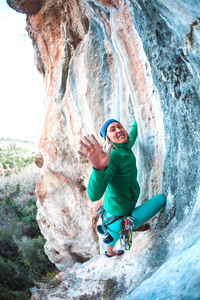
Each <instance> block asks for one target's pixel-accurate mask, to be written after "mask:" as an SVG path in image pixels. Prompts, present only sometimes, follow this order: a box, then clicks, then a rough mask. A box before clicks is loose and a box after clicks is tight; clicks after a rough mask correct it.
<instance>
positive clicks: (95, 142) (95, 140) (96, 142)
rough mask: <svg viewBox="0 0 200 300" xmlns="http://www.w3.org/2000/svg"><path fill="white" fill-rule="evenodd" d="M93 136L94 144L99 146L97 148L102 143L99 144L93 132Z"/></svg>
mask: <svg viewBox="0 0 200 300" xmlns="http://www.w3.org/2000/svg"><path fill="white" fill-rule="evenodd" d="M91 138H92V140H93V142H94V144H95V147H97V148H98V147H100V145H99V143H98V141H97V139H96V138H95V136H94V135H93V134H91Z"/></svg>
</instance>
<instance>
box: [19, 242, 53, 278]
mask: <svg viewBox="0 0 200 300" xmlns="http://www.w3.org/2000/svg"><path fill="white" fill-rule="evenodd" d="M15 242H16V244H17V246H18V251H19V253H20V254H21V257H22V259H21V261H22V263H23V265H24V266H26V267H27V268H28V269H29V278H30V279H31V280H33V279H38V278H39V277H41V276H42V275H46V273H47V271H50V270H51V271H52V270H54V269H55V267H54V265H52V263H51V262H50V261H49V260H48V257H47V256H46V255H45V253H44V250H43V247H44V244H45V239H44V238H43V237H42V236H38V238H37V239H30V238H28V237H26V236H24V237H23V238H22V239H21V240H20V241H19V240H18V241H17V240H16V241H15Z"/></svg>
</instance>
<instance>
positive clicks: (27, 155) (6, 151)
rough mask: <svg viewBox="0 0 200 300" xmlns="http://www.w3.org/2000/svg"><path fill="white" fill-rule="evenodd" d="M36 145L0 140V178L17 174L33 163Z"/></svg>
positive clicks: (15, 140) (27, 142)
mask: <svg viewBox="0 0 200 300" xmlns="http://www.w3.org/2000/svg"><path fill="white" fill-rule="evenodd" d="M36 152H37V145H36V144H35V143H34V142H30V141H21V140H19V139H10V138H1V139H0V176H9V175H11V174H12V173H15V174H17V173H19V172H20V171H21V170H22V169H23V168H25V167H26V166H28V165H30V164H32V163H33V162H34V157H35V154H36Z"/></svg>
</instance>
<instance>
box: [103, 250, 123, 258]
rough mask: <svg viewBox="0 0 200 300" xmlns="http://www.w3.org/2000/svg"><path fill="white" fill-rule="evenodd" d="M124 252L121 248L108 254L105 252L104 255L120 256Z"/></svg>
mask: <svg viewBox="0 0 200 300" xmlns="http://www.w3.org/2000/svg"><path fill="white" fill-rule="evenodd" d="M122 254H124V251H123V250H117V251H114V252H113V253H112V254H111V255H108V254H107V252H105V255H106V256H107V257H113V256H120V255H122Z"/></svg>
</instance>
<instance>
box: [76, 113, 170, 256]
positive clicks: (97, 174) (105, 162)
mask: <svg viewBox="0 0 200 300" xmlns="http://www.w3.org/2000/svg"><path fill="white" fill-rule="evenodd" d="M100 135H101V136H102V137H103V138H104V140H105V141H106V142H107V144H108V147H107V151H106V152H104V151H103V150H102V148H101V146H100V145H99V143H98V141H97V140H96V138H95V136H94V135H91V138H92V141H93V142H91V141H90V140H89V139H88V138H87V137H84V138H83V140H84V142H83V141H80V145H81V148H82V151H84V152H82V151H80V150H79V151H78V154H80V155H81V156H83V157H85V158H86V159H87V160H88V161H89V162H90V163H91V164H92V166H93V168H92V174H91V176H90V179H89V183H88V188H87V192H88V196H89V198H90V200H91V201H97V200H99V199H101V197H102V196H103V195H104V193H105V197H104V206H103V208H102V207H101V208H100V213H101V217H102V220H103V226H99V227H98V226H97V231H98V232H99V233H102V234H103V233H104V230H105V231H106V235H105V237H104V242H105V243H106V246H107V252H106V253H105V254H106V256H107V257H113V256H116V255H122V254H123V253H124V251H123V250H118V251H113V248H114V246H115V244H116V242H117V241H118V240H119V239H120V237H121V239H122V238H123V233H124V237H125V238H126V240H127V236H126V235H127V234H128V232H130V231H131V230H142V231H144V230H146V229H148V228H149V226H148V225H147V224H143V223H144V222H145V221H146V220H147V219H149V218H150V217H153V216H154V215H156V214H157V213H158V212H159V210H160V209H161V208H162V207H163V205H164V203H165V197H164V196H163V195H162V194H159V195H156V196H154V197H153V198H151V199H150V200H148V201H146V202H145V203H144V204H142V205H140V206H138V207H137V208H135V205H136V203H137V200H138V198H139V194H140V186H139V184H138V181H137V168H136V159H135V156H134V154H133V152H132V150H131V148H132V147H133V145H134V143H135V141H136V138H137V123H136V121H135V122H134V124H133V126H132V128H131V130H130V132H129V134H128V133H127V132H126V130H125V128H124V127H123V126H122V124H121V123H120V122H118V121H117V120H114V119H110V120H108V121H106V122H105V123H104V124H103V126H102V128H101V130H100ZM130 228H131V229H130ZM128 229H129V231H128ZM123 231H124V232H123ZM129 243H130V244H129V248H130V246H131V241H129ZM126 250H128V249H126Z"/></svg>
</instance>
